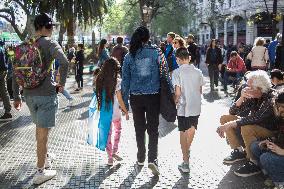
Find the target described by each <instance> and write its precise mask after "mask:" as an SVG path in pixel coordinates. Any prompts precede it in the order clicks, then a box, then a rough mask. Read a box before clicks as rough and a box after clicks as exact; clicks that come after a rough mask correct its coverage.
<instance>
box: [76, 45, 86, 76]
mask: <svg viewBox="0 0 284 189" xmlns="http://www.w3.org/2000/svg"><path fill="white" fill-rule="evenodd" d="M84 61H85V56H84V50H80V51H78V52H77V53H76V69H77V73H78V74H83V69H84Z"/></svg>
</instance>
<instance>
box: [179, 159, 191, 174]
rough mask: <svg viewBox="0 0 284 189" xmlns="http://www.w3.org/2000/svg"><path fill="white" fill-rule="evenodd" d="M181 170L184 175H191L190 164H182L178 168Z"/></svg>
mask: <svg viewBox="0 0 284 189" xmlns="http://www.w3.org/2000/svg"><path fill="white" fill-rule="evenodd" d="M178 168H179V170H181V171H182V172H184V173H189V171H190V170H189V163H185V162H182V163H181V164H180V165H179V166H178Z"/></svg>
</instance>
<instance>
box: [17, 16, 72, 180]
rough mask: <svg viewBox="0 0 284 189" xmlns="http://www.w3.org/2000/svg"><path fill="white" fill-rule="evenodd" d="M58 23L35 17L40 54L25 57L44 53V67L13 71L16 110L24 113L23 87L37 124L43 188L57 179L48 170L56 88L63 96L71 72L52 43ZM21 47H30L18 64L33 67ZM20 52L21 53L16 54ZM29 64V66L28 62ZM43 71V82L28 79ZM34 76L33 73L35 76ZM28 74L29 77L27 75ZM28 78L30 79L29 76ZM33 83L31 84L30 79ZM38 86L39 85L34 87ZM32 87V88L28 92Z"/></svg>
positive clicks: (41, 55)
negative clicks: (56, 65) (56, 64)
mask: <svg viewBox="0 0 284 189" xmlns="http://www.w3.org/2000/svg"><path fill="white" fill-rule="evenodd" d="M53 26H54V22H53V21H52V18H51V17H50V16H49V15H48V14H46V13H41V14H39V15H37V16H36V17H35V20H34V27H35V31H36V33H35V38H36V41H35V43H36V45H37V46H38V47H37V48H38V50H39V51H25V53H34V54H33V55H36V54H37V53H38V52H39V53H40V55H38V56H40V57H41V58H38V59H36V60H42V61H40V64H35V62H32V63H31V64H33V66H34V67H35V68H37V69H30V68H29V70H31V71H30V72H27V71H25V72H21V70H22V69H17V67H16V64H14V70H13V89H14V107H15V108H16V109H17V110H20V109H21V106H22V100H21V97H20V93H19V86H18V84H21V85H22V87H23V90H24V96H25V100H26V103H27V106H28V108H29V110H30V113H31V117H32V120H33V122H34V123H35V124H36V142H37V172H36V174H35V175H34V179H33V183H34V184H41V183H43V182H45V181H47V180H49V179H51V178H53V177H54V176H55V175H56V170H50V169H47V168H49V167H51V164H50V158H49V156H48V149H47V143H48V134H49V132H50V129H51V128H53V127H54V126H55V117H56V115H55V114H56V111H57V108H58V98H57V94H56V88H58V90H59V92H62V91H63V90H64V85H65V82H66V77H67V72H68V60H67V58H66V56H65V54H64V52H63V51H62V48H61V47H60V45H59V44H58V43H57V42H56V41H53V40H51V38H50V37H51V35H52V32H53ZM21 47H23V48H22V49H24V47H26V49H29V46H28V45H26V46H25V43H24V44H23V45H22V46H20V47H19V48H18V51H19V54H17V53H16V57H15V58H16V60H17V61H23V62H20V64H24V65H27V64H30V63H29V62H28V61H29V60H20V57H22V56H21V50H22V49H21ZM16 51H17V50H16ZM54 59H58V60H59V63H60V70H59V72H60V81H59V84H57V85H56V83H54V81H53V76H52V70H51V69H50V68H51V67H52V62H53V60H54ZM24 61H27V62H24ZM38 65H43V67H41V68H39V67H36V66H38ZM38 69H42V73H46V74H43V76H44V77H43V76H42V75H41V74H40V75H38V78H40V79H41V80H34V79H33V78H28V75H29V74H35V75H36V74H38V73H36V72H35V70H38ZM31 72H32V73H31ZM27 73H28V74H27ZM17 74H20V75H21V76H23V77H24V78H25V81H24V83H22V82H21V80H19V79H21V78H18V77H17V79H16V75H17ZM26 74H27V75H26ZM27 78H28V79H30V80H28V79H27ZM27 81H31V82H27ZM35 83H36V85H34V84H35ZM27 86H29V87H30V88H27Z"/></svg>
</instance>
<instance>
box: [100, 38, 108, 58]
mask: <svg viewBox="0 0 284 189" xmlns="http://www.w3.org/2000/svg"><path fill="white" fill-rule="evenodd" d="M105 44H107V40H106V39H102V40H101V41H100V45H99V50H98V57H100V56H101V53H102V51H103V49H104V48H105Z"/></svg>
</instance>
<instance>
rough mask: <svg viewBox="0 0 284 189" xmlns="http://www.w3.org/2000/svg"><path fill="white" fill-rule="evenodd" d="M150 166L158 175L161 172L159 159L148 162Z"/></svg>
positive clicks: (153, 172)
mask: <svg viewBox="0 0 284 189" xmlns="http://www.w3.org/2000/svg"><path fill="white" fill-rule="evenodd" d="M148 168H149V169H150V170H151V171H152V174H153V175H155V176H158V175H159V174H160V171H159V168H158V163H157V160H156V161H154V162H150V163H148Z"/></svg>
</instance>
